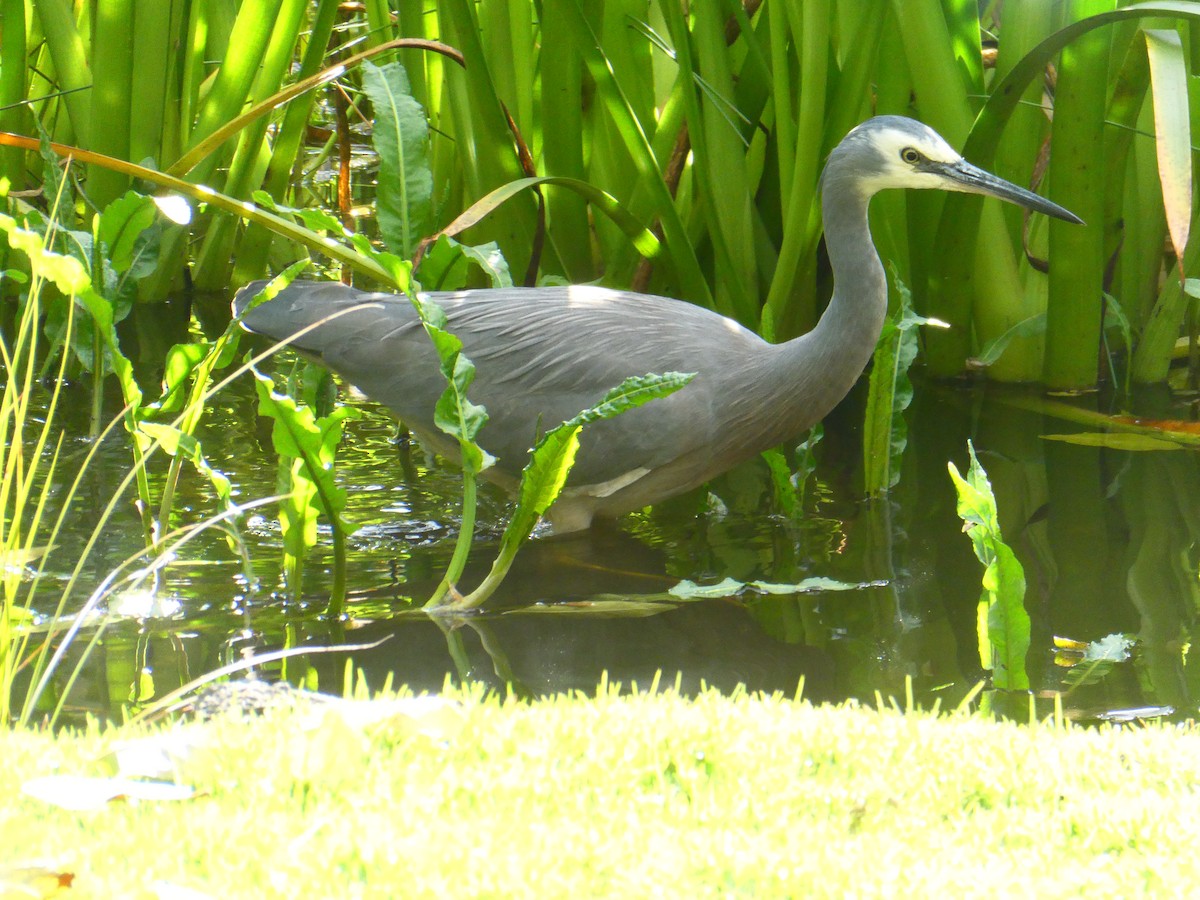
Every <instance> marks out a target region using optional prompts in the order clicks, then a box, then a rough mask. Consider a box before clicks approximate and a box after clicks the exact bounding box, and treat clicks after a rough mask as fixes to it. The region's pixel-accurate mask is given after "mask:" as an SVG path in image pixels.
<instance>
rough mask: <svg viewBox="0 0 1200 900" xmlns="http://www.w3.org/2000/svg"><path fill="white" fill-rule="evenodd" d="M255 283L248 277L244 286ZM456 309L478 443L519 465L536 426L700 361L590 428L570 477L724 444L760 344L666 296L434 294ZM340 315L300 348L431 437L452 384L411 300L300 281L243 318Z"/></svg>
mask: <svg viewBox="0 0 1200 900" xmlns="http://www.w3.org/2000/svg"><path fill="white" fill-rule="evenodd" d="M247 290H248V289H247ZM429 296H430V297H431V299H433V300H435V301H436V302H437V303H438V304H439V305H440V306H442V308H443V309H444V310H445V311H446V314H447V318H448V320H449V326H448V327H449V330H450V331H451V332H453V333H454V334H456V335H457V336H458V337H459V339H460V340H462V342H463V348H464V353H466V355H467V356H468V357H469V358H470V359H471V361H472V362H473V363H474V364H475V366H476V370H477V375H476V379H475V383H474V384H473V385H472V387H471V390H470V396H471V399H472V400H473V401H474V402H476V403H481V404H482V405H484V406H485V407H486V408H487V410H488V414H489V417H490V420H491V421H490V422H489V424H488V425H487V426H486V427H485V428H484V430H483V431H482V432H481V434H480V438H479V441H480V444H482V445H483V446H484V447H485V448H486V449H487V450H488V451H489V452H490V453H492V454H493V455H494V456H496V457H497V459H498V461H499V462H498V467H499V468H500V469H501V470H502V471H506V472H510V473H514V474H515V473H516V472H518V471H519V470H520V468H521V467H522V466H523V465H524V464H525V462H526V458H527V457H526V454H527V451H528V449H529V448H530V447H532V446H533V444H534V442H535V441H536V440H537V437H538V435H539V434H541V433H544V432H545V431H547V430H549V429H550V428H553V427H554V426H555V425H557V424H558V423H559V422H561V421H563V420H565V419H568V418H570V417H572V416H574V415H575V414H577V413H578V412H579V411H580V410H582V409H585V408H586V407H588V406H591V405H593V404H595V403H596V402H597V401H598V400H600V399H601V397H603V396H604V394H605V393H606V392H607V391H608V390H610V389H611V388H613V387H615V386H616V385H618V384H620V383H621V381H623V380H624V379H625V378H627V377H630V376H633V375H645V374H647V373H650V372H666V371H684V372H696V373H697V377H696V379H695V380H694V381H693V382H692V383H691V384H689V385H688V386H687V387H685V388H684V389H682V390H681V391H679V392H677V393H676V394H674V395H672V396H670V397H667V398H664V399H661V400H655V401H652V402H651V403H649V404H647V405H646V406H644V407H642V408H640V409H638V410H633V411H631V412H628V413H625V414H623V415H622V416H619V417H617V418H616V419H614V420H611V421H608V422H601V423H596V424H594V425H590V426H588V428H586V429H585V430H584V435H583V439H582V449H581V452H580V455H579V459H578V461H577V463H576V467H575V470H574V471H573V472H572V477H571V483H573V484H575V485H586V484H598V483H603V482H608V481H611V480H613V479H619V478H622V477H624V476H627V475H628V473H630V472H631V471H632V470H635V469H638V468H645V469H654V468H658V467H660V466H662V465H664V464H666V463H668V462H670V461H671V460H673V459H675V458H677V457H679V456H683V455H685V454H688V453H693V452H696V451H698V450H702V449H703V448H704V447H706V446H710V445H711V444H712V442H713V439H714V435H713V433H712V432H713V428H714V423H718V422H719V419H720V417H719V416H717V415H716V414H715V413H714V406H715V405H718V404H720V403H722V402H727V400H728V398H727V397H726V393H727V392H726V391H725V390H723V388H726V387H728V385H729V383H730V379H732V378H736V377H737V374H738V372H739V371H740V369H741V368H742V367H744V364H745V360H746V359H747V358H748V357H749V356H752V355H753V350H754V342H757V343H758V344H761V341H759V339H758V338H757V337H755V336H754V335H753V334H752V333H750V332H748V331H746V330H745V329H742V328H740V326H736V325H734V324H733V323H732V322H729V321H728V320H726V319H723V318H722V317H720V316H717V315H715V314H714V313H711V312H708V311H706V310H702V309H700V308H698V307H695V306H691V305H690V304H686V303H681V302H679V301H674V300H668V299H665V298H658V297H648V296H644V295H634V294H628V293H624V292H618V291H608V290H603V289H598V288H577V287H576V288H566V287H564V288H539V289H521V288H515V289H507V290H493V291H462V292H455V293H443V294H431V295H429ZM325 317H330V318H329V321H327V322H325V323H323V324H321V325H319V326H318V327H317V328H315V329H314V330H313V331H312V332H310V333H309V334H307V335H305V336H302V337H300V338H299V339H298V340H297V341H296V346H297V347H298V348H299V349H302V350H304V351H306V352H308V353H310V354H312V355H314V356H318V357H319V358H320V359H321V360H322V361H323V362H324V363H325V364H326V365H328V366H329V367H330V368H332V369H333V370H334V371H336V372H338V373H339V374H341V375H342V376H343V377H345V378H346V379H347V380H349V381H350V382H351V383H353V384H355V385H356V386H357V387H359V388H360V389H361V390H362V391H363V392H364V393H366V394H367V395H368V396H370V397H372V398H374V399H375V400H377V401H379V402H380V403H383V404H384V405H386V406H388V407H390V408H391V409H392V410H393V411H395V412H396V413H397V415H399V416H400V417H401V418H402V419H404V420H405V421H406V422H407V423H408V424H409V425H410V427H412V428H414V430H416V431H417V432H418V433H422V434H423V436H430V435H434V436H436V435H435V434H434V433H433V431H432V429H433V427H434V426H433V408H434V405H435V404H436V402H437V398H438V397H439V396H440V395H441V393H442V391H443V390H444V387H445V382H444V380H443V378H442V376H441V374H440V372H439V370H438V362H437V358H436V355H435V353H434V351H433V349H432V347H431V346H430V344H429V339H428V337H427V336H426V335H425V333H424V330H423V329H422V328H421V327H420V324H419V322H418V320H417V318H416V315H415V313H414V312H413V310H412V307H411V305H410V303H409V302H408V300H407V299H405V298H403V297H397V296H394V295H390V294H364V293H362V292H359V291H355V290H353V289H350V288H346V287H344V286H341V285H336V284H318V283H295V284H293V285H291V286H290V287H289V288H287V289H285V290H284V291H283V292H281V293H280V295H279V296H278V297H277V298H276V299H275V300H274V301H272V302H270V303H267V304H264V305H262V306H260V307H257V308H256V309H254V310H252V311H251V312H250V313H249V314H248V315H247V316H246V319H245V324H246V327H248V328H249V329H250V330H252V331H257V332H260V333H263V334H267V335H269V336H271V337H274V338H276V339H283V338H285V337H287V336H288V335H289V334H291V333H293V332H295V331H296V330H297V329H298V328H302V327H305V326H307V325H311V324H312V323H314V322H317V321H319V320H320V319H322V318H325Z"/></svg>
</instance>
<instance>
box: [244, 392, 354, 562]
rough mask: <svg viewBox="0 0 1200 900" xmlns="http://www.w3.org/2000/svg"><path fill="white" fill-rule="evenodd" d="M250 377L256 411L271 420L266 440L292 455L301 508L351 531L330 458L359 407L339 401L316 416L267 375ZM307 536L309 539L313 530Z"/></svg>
mask: <svg viewBox="0 0 1200 900" xmlns="http://www.w3.org/2000/svg"><path fill="white" fill-rule="evenodd" d="M254 377H255V378H256V379H257V380H258V384H257V385H256V386H257V388H258V409H259V413H260V414H261V415H264V416H270V417H271V419H272V420H273V422H274V424H273V426H272V429H271V442H272V444H273V445H274V447H275V450H276V452H277V453H279V454H280V455H281V456H286V457H291V458H292V459H294V460H296V464H294V465H293V467H292V469H291V487H292V488H293V489H294V490H295V491H297V492H298V494H300V495H302V496H303V497H304V503H305V507H306V508H309V509H312V510H314V511H319V512H321V513H323V514H324V515H325V516H326V518H327V519H328V520H329V522H330V523H331V524H332V525H333V526H334V527H336V528H338V529H340V530H341V531H342V532H343V533H344V534H352V533H353V532H354V530H355V526H353V525H352V524H351V523H349V522H347V521H346V520H345V519H343V518H342V512H343V510H344V509H345V507H346V491H345V488H342V487H341V486H339V485H338V484H337V483H336V482H335V481H334V467H333V462H334V459H335V457H336V454H337V445H338V443H339V442H340V441H341V438H342V428H343V426H344V424H345V420H346V419H349V418H358V417H359V416H360V415H361V412H360V411H359V410H358V409H356V408H355V407H351V406H342V407H338V408H337V409H335V410H334V411H333V412H332V413H330V414H329V415H328V416H323V417H321V418H317V416H315V415H314V414H313V411H312V410H311V409H310V408H308V407H307V406H304V407H301V406H298V405H297V403H296V401H295V400H293V399H292V398H291V397H288V396H287V395H286V394H281V393H279V392H277V391H276V390H275V383H274V381H272V379H271V378H270V377H269V376H267V375H263V374H262V373H260V372H257V371H256V372H254ZM313 527H314V528H315V525H314V526H313ZM312 537H313V540H315V531H314V532H312ZM306 539H307V538H306ZM308 546H311V544H308Z"/></svg>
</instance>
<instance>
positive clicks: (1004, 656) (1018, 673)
mask: <svg viewBox="0 0 1200 900" xmlns="http://www.w3.org/2000/svg"><path fill="white" fill-rule="evenodd" d="M967 449H968V452H969V453H970V457H971V466H970V468H969V469H968V471H967V477H966V478H963V477H962V475H960V474H959V471H958V469H957V468H955V466H954V463H952V462H948V463H947V464H946V465H947V468H948V469H949V471H950V478H951V480H952V481H953V482H954V488H955V491H956V492H957V494H958V516H959V518H961V519H962V520H963V523H964V526H965V527H964V528H963V530H964V531H965V532H966V533H967V534H968V535H969V536H970V538H971V546H972V548H973V549H974V550H975V556H976V557H977V558H978V559H979V561H980V562H981V563H983V566H984V572H983V579H982V586H983V591H982V593H981V595H980V598H979V616H978V623H979V655H980V659H981V661H982V663H983V666H984V668H990V669H991V670H992V683H993V684H994V685H995V686H996V687H997V688H998V689H1000V690H1010V691H1016V690H1028V689H1029V676H1028V674H1027V673H1026V670H1025V656H1026V654H1027V653H1028V651H1029V642H1030V622H1029V614H1028V613H1027V612H1026V611H1025V571H1024V569H1023V568H1022V567H1021V563H1020V562H1019V561H1018V560H1017V558H1016V556H1015V555H1014V554H1013V552H1012V550H1011V549H1010V548H1009V546H1008V545H1007V544H1005V543H1004V540H1003V538H1002V536H1001V534H1000V522H999V513H998V510H997V508H996V498H995V495H994V494H993V493H992V486H991V484H990V482H989V481H988V478H987V472H985V471H984V470H983V467H982V466H981V465H980V464H979V460H978V458H976V456H975V448H974V447H973V446H972V445H971V443H970V442H968V443H967Z"/></svg>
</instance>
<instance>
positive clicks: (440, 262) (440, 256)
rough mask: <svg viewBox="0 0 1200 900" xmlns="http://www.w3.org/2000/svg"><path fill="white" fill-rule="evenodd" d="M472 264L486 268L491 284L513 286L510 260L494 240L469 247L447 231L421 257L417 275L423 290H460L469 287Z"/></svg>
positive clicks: (502, 286)
mask: <svg viewBox="0 0 1200 900" xmlns="http://www.w3.org/2000/svg"><path fill="white" fill-rule="evenodd" d="M473 265H474V266H478V267H479V268H480V269H482V270H483V272H484V273H485V274H486V275H487V276H488V279H489V281H490V282H491V285H492V287H494V288H504V287H512V284H513V281H512V275H511V274H510V273H509V271H508V262H507V260H505V259H504V255H503V254H502V253H501V252H500V246H499V245H498V244H497V243H496V242H495V241H488V242H487V243H486V244H479V245H478V246H475V247H470V246H467V245H466V244H460V243H459V242H458V241H456V240H454V238H452V237H450V236H448V235H445V234H443V235H440V236H439V237H438V239H437V240H436V241H434V243H433V245H432V246H431V247H430V248H429V250H427V251H426V253H425V255H424V256H423V257H421V264H420V265H419V266H417V273H416V274H417V278H418V280H419V281H420V282H421V287H422V289H423V290H427V291H457V290H460V289H462V288H464V287H466V286H467V279H468V276H469V275H470V272H471V267H472V266H473Z"/></svg>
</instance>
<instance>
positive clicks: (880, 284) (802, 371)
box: [779, 158, 887, 429]
mask: <svg viewBox="0 0 1200 900" xmlns="http://www.w3.org/2000/svg"><path fill="white" fill-rule="evenodd" d="M838 162H839V160H837V159H836V158H834V159H831V160H830V162H829V168H828V170H827V171H826V173H825V178H824V185H823V188H824V189H823V196H822V215H823V217H824V225H825V246H826V248H827V250H828V252H829V262H830V265H831V266H832V268H833V298H832V299H831V300H830V301H829V306H828V307H827V308H826V310H825V313H824V314H823V315H822V316H821V320H820V321H819V322H818V323H817V326H816V327H815V328H814V329H813V330H812V331H810V332H809V333H808V334H805V335H803V336H801V337H799V338H796V339H795V340H793V341H789V342H788V343H786V344H784V345H782V346H781V347H780V355H781V360H780V366H781V368H782V369H784V370H785V372H786V376H785V377H784V378H783V379H781V380H783V381H786V382H787V384H783V385H779V387H780V388H782V390H783V391H788V390H789V389H790V391H791V393H790V394H783V395H781V396H780V397H779V400H780V403H781V405H782V406H783V407H784V409H785V410H786V411H787V415H788V416H789V418H790V419H791V420H792V422H794V423H800V422H803V424H800V425H799V427H800V428H801V429H803V428H807V427H808V426H809V425H811V424H813V423H814V422H817V421H819V420H820V419H821V418H822V417H823V416H825V414H826V413H828V412H829V411H830V410H831V409H833V407H834V406H836V405H837V404H838V402H839V401H840V400H841V399H842V398H843V397H844V396H846V394H847V393H848V392H849V391H850V388H851V387H853V385H854V382H855V381H856V380H857V379H858V376H859V375H861V374H862V371H863V369H864V368H865V367H866V365H867V362H868V361H869V360H870V358H871V354H872V352H873V351H874V350H875V345H876V343H877V342H878V340H879V332H880V329H881V328H882V327H883V319H884V315H885V314H886V312H887V280H886V278H885V276H884V272H883V266H882V264H881V263H880V262H879V254H877V253H876V252H875V245H874V244H873V243H872V241H871V232H870V229H869V228H868V226H867V203H868V202H869V200H870V197H869V196H865V195H864V194H863V192H861V191H860V190H859V189H858V188H857V185H856V184H855V181H854V178H853V176H852V175H851V174H850V173H845V174H843V173H842V172H841V171H840V167H839V166H838Z"/></svg>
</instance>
